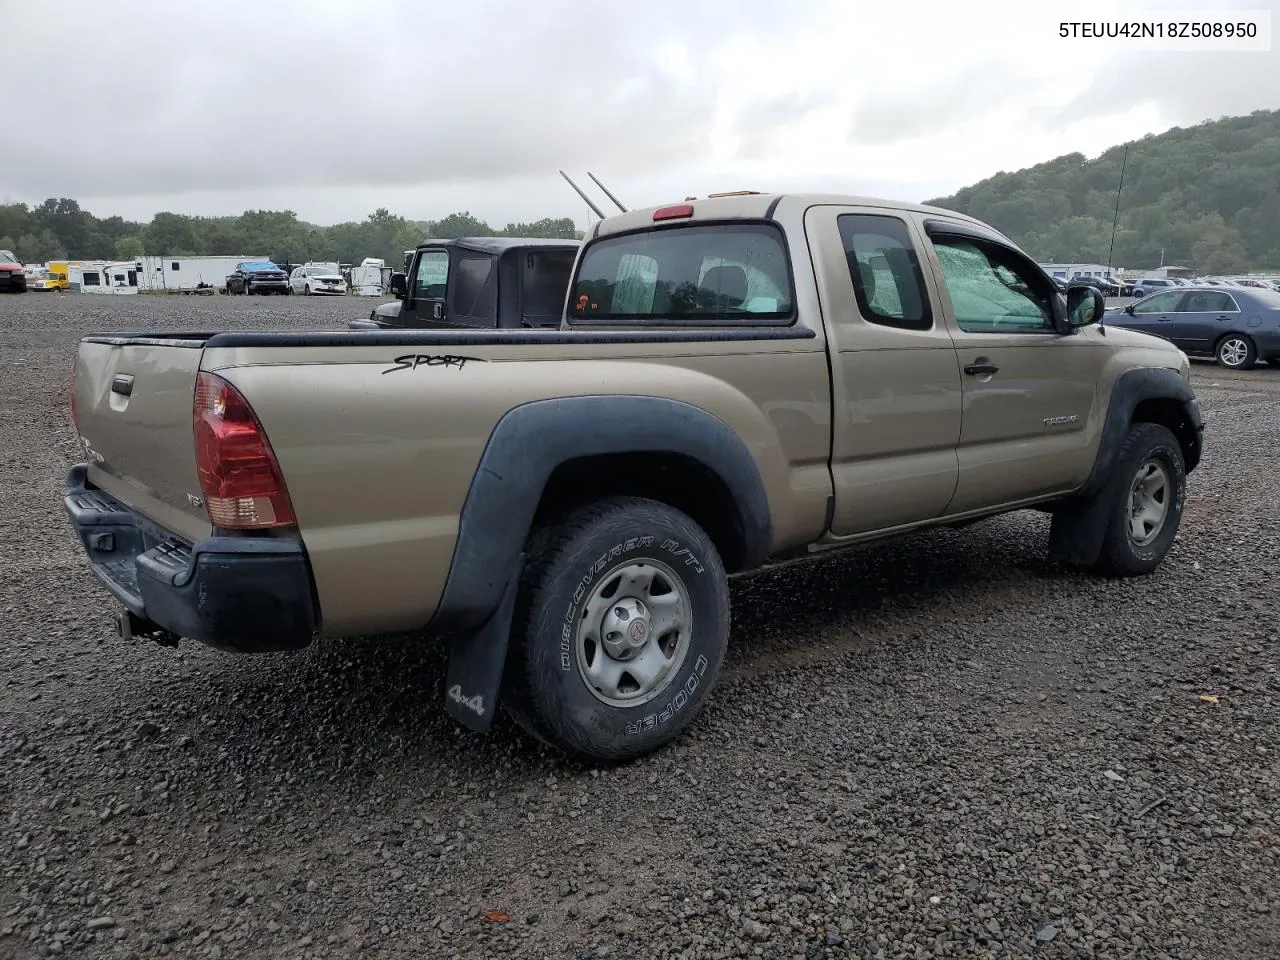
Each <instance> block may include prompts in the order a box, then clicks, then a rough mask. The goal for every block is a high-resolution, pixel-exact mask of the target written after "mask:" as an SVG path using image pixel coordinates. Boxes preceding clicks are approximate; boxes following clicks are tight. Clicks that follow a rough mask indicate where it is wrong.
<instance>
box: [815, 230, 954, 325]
mask: <svg viewBox="0 0 1280 960" xmlns="http://www.w3.org/2000/svg"><path fill="white" fill-rule="evenodd" d="M837 222H838V224H839V227H840V239H841V240H842V241H844V256H845V262H846V263H847V264H848V266H849V279H850V280H852V281H853V295H854V299H855V300H857V302H858V312H859V313H860V314H862V317H863V319H865V320H867V321H868V322H869V323H878V324H882V325H884V326H888V327H898V328H900V329H903V330H928V329H929V328H930V327H932V326H933V316H932V313H931V312H930V310H929V297H928V294H926V293H925V288H924V274H923V273H922V272H921V270H920V261H919V258H917V257H916V251H915V249H914V248H913V247H912V245H911V236H910V234H908V233H907V225H906V224H905V223H904V222H903V221H901V220H899V219H898V218H897V217H886V216H878V215H862V214H844V215H842V216H840V217H839V218H837Z"/></svg>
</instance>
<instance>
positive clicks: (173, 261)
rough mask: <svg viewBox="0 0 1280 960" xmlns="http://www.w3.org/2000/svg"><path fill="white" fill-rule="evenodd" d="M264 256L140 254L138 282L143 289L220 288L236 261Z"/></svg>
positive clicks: (261, 258)
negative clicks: (163, 255) (157, 255)
mask: <svg viewBox="0 0 1280 960" xmlns="http://www.w3.org/2000/svg"><path fill="white" fill-rule="evenodd" d="M266 259H268V258H267V257H252V256H243V257H154V256H152V257H140V258H139V260H138V263H139V265H140V277H139V282H140V283H141V284H142V288H143V289H144V290H201V289H204V288H205V287H213V288H214V289H216V290H221V289H223V288H224V287H225V286H226V282H227V277H228V275H230V274H231V273H232V272H233V271H234V270H235V268H236V264H237V263H245V262H248V261H258V262H261V261H263V260H266Z"/></svg>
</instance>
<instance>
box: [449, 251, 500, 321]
mask: <svg viewBox="0 0 1280 960" xmlns="http://www.w3.org/2000/svg"><path fill="white" fill-rule="evenodd" d="M493 263H494V258H493V257H490V256H487V255H480V256H469V255H466V254H464V255H462V256H460V257H459V258H458V264H457V266H458V271H457V275H456V276H455V277H454V289H453V303H454V308H453V316H452V317H451V319H453V320H457V321H459V322H460V323H474V322H476V321H483V322H484V323H485V324H487V325H494V324H495V322H496V321H495V317H494V310H493V293H494V280H493V274H494V269H493Z"/></svg>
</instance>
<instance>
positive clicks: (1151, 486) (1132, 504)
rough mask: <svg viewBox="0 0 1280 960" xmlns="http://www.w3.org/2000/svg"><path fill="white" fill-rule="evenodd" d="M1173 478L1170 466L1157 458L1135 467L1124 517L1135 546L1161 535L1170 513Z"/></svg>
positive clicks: (1143, 544)
mask: <svg viewBox="0 0 1280 960" xmlns="http://www.w3.org/2000/svg"><path fill="white" fill-rule="evenodd" d="M1172 497H1173V482H1172V481H1171V480H1170V479H1169V470H1168V468H1167V467H1165V465H1164V464H1163V463H1161V462H1160V461H1159V460H1148V461H1146V462H1145V463H1144V464H1143V465H1142V466H1141V467H1139V468H1138V472H1137V474H1136V475H1135V476H1134V478H1133V484H1132V485H1131V486H1130V487H1129V509H1128V512H1127V514H1126V517H1125V519H1126V521H1127V524H1128V528H1129V539H1130V540H1131V541H1133V544H1134V546H1137V547H1145V546H1146V545H1147V544H1149V543H1151V542H1152V541H1153V540H1155V538H1156V537H1158V536H1160V531H1161V530H1163V529H1164V523H1165V520H1167V519H1168V517H1169V504H1170V501H1171V499H1172Z"/></svg>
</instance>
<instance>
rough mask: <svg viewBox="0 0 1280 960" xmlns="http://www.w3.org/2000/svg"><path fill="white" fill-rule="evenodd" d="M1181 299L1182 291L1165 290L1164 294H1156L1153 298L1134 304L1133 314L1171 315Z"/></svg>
mask: <svg viewBox="0 0 1280 960" xmlns="http://www.w3.org/2000/svg"><path fill="white" fill-rule="evenodd" d="M1181 299H1182V291H1180V290H1166V291H1165V292H1164V293H1157V294H1156V295H1155V296H1154V297H1147V299H1145V300H1143V301H1141V302H1139V303H1135V304H1134V305H1133V312H1134V313H1138V314H1142V313H1173V312H1174V311H1175V310H1177V308H1178V301H1179V300H1181Z"/></svg>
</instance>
